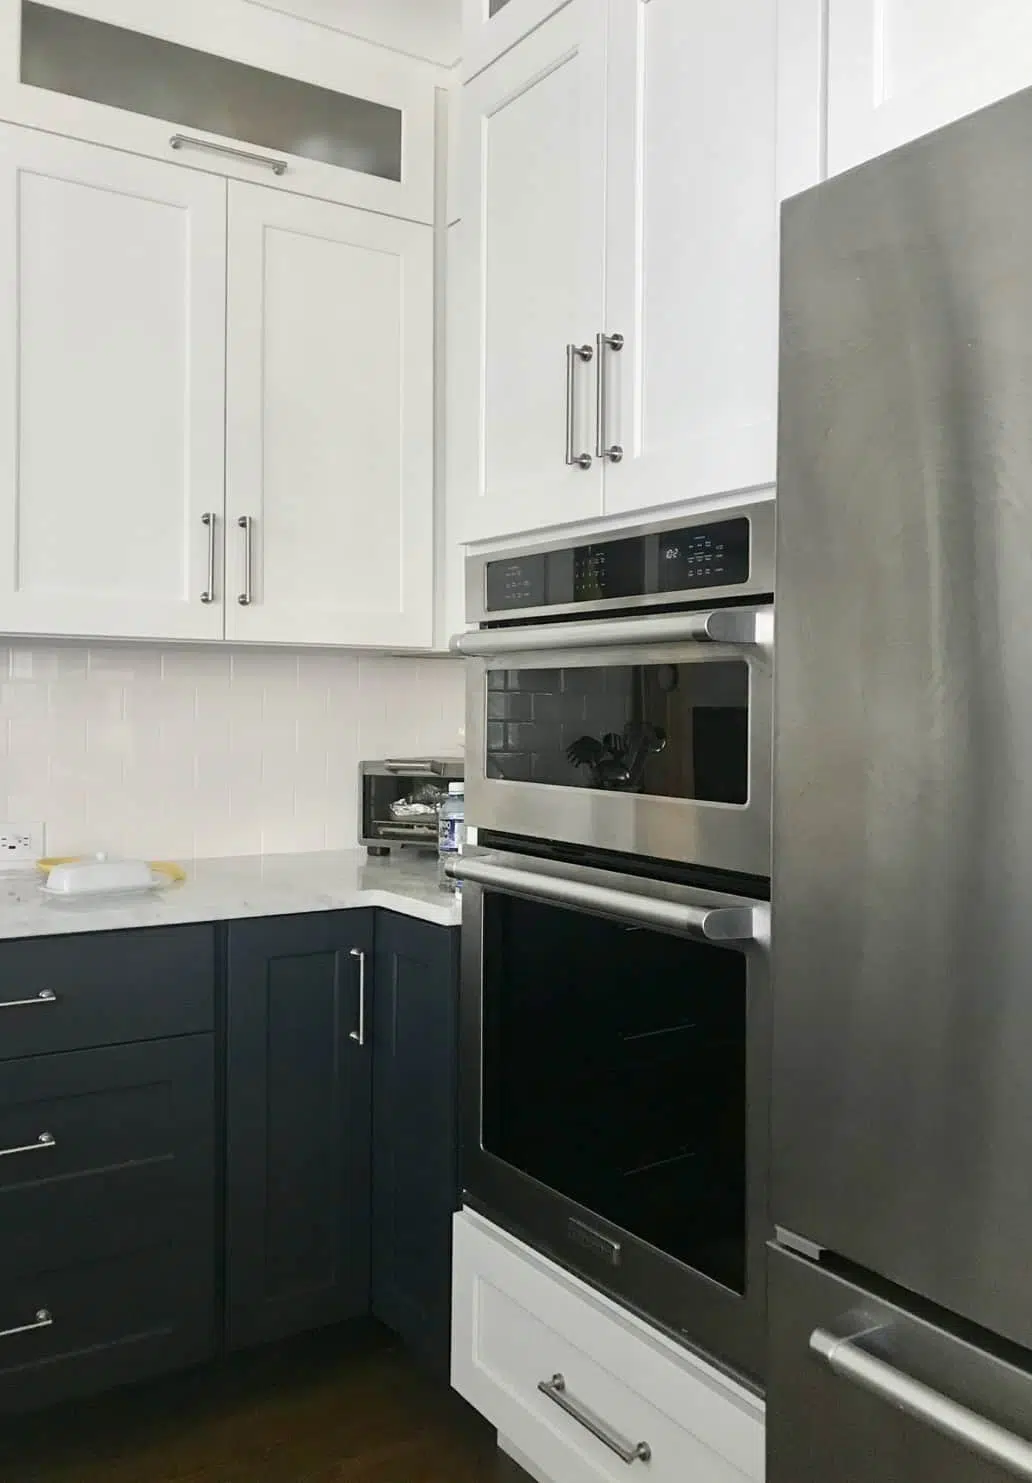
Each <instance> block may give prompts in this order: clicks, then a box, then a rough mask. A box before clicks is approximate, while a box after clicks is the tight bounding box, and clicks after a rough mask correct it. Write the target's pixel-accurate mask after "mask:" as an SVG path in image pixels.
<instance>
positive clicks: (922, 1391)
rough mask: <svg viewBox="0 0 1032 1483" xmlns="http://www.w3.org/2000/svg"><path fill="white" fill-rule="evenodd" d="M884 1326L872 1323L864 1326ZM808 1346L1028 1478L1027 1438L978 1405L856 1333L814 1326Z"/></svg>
mask: <svg viewBox="0 0 1032 1483" xmlns="http://www.w3.org/2000/svg"><path fill="white" fill-rule="evenodd" d="M886 1331H887V1330H885V1329H874V1330H868V1331H867V1332H868V1333H872V1332H873V1333H879V1332H880V1333H884V1332H886ZM810 1348H811V1349H812V1350H813V1352H814V1353H815V1354H819V1355H820V1357H821V1358H822V1359H823V1360H824V1361H825V1363H826V1364H827V1365H828V1366H829V1368H830V1369H832V1370H833V1371H834V1372H835V1374H836V1375H840V1376H841V1377H842V1378H843V1379H844V1380H850V1381H852V1383H853V1384H854V1385H858V1386H860V1388H861V1389H863V1390H867V1391H870V1393H871V1394H872V1395H876V1396H878V1397H879V1398H880V1399H881V1400H883V1401H888V1402H889V1404H890V1405H892V1406H895V1407H896V1408H897V1409H898V1410H900V1411H903V1412H905V1413H906V1414H907V1415H908V1416H912V1417H913V1418H914V1419H915V1421H920V1422H923V1423H924V1424H925V1425H926V1426H929V1427H931V1428H932V1429H933V1430H934V1431H937V1432H940V1433H941V1434H942V1435H943V1436H944V1437H949V1438H950V1440H951V1441H954V1442H957V1443H959V1445H960V1446H962V1447H966V1448H967V1449H968V1451H969V1452H974V1453H975V1454H976V1455H977V1456H979V1457H982V1458H984V1459H985V1460H986V1461H987V1462H993V1463H996V1464H997V1466H998V1467H1001V1468H1005V1469H1006V1470H1007V1471H1008V1472H1010V1473H1013V1474H1014V1475H1015V1477H1018V1478H1025V1479H1027V1480H1030V1483H1032V1442H1027V1441H1026V1440H1025V1439H1024V1437H1019V1436H1017V1435H1016V1434H1015V1433H1014V1432H1011V1431H1007V1430H1006V1428H1005V1427H1002V1426H997V1424H996V1423H995V1422H994V1421H988V1420H987V1419H986V1417H984V1416H980V1415H979V1414H978V1412H977V1411H970V1410H968V1408H967V1407H966V1406H962V1405H960V1403H959V1402H958V1401H952V1400H950V1399H949V1397H948V1396H944V1395H942V1394H941V1393H940V1392H939V1391H937V1390H933V1389H932V1387H931V1386H930V1385H925V1384H924V1382H923V1381H921V1380H915V1379H914V1377H913V1376H912V1375H907V1374H906V1373H905V1372H904V1371H902V1370H897V1369H896V1368H895V1366H894V1365H891V1364H889V1363H888V1361H887V1360H884V1359H879V1358H878V1356H877V1355H875V1354H871V1353H869V1351H868V1350H866V1349H863V1348H861V1347H860V1345H859V1344H858V1343H856V1342H855V1339H844V1338H838V1337H837V1336H836V1335H835V1334H830V1333H828V1331H827V1330H826V1329H814V1331H813V1333H812V1334H811V1335H810Z"/></svg>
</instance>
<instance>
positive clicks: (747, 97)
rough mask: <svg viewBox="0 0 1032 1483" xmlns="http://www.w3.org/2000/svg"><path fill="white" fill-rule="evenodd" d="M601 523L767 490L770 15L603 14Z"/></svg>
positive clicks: (697, 0)
mask: <svg viewBox="0 0 1032 1483" xmlns="http://www.w3.org/2000/svg"><path fill="white" fill-rule="evenodd" d="M608 54H609V103H608V135H607V141H606V152H607V160H608V168H607V178H608V191H607V226H606V243H607V285H606V316H605V326H604V328H605V331H606V333H607V334H609V335H620V336H622V337H623V348H622V349H620V350H613V349H611V348H610V349H608V350H606V351H605V363H604V365H603V371H604V372H605V374H606V375H607V379H608V390H609V395H608V397H607V408H606V414H607V415H606V426H605V428H604V429H603V436H602V438H601V439H600V447H603V448H605V447H609V448H611V447H613V446H614V445H616V447H617V448H619V449H620V450H621V454H622V456H621V457H620V461H619V462H614V461H611V459H607V461H606V471H605V509H606V513H607V514H616V513H621V512H623V511H630V510H642V509H646V508H648V507H650V506H659V505H663V504H669V503H672V502H677V501H680V500H690V499H695V498H697V497H700V496H710V495H718V494H722V493H725V492H730V491H734V490H743V489H748V488H750V487H756V486H760V485H766V484H770V483H773V481H774V476H775V466H776V448H777V434H776V420H777V419H776V412H777V200H776V177H775V169H776V150H775V118H776V79H777V35H776V19H775V7H774V6H773V5H772V4H770V3H769V0H721V4H719V5H713V4H707V3H702V0H649V3H644V0H610V33H609V49H608Z"/></svg>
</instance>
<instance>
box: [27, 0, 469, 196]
mask: <svg viewBox="0 0 1032 1483" xmlns="http://www.w3.org/2000/svg"><path fill="white" fill-rule="evenodd" d="M287 10H289V5H282V6H280V5H274V4H268V5H266V4H265V3H263V0H259V3H254V0H176V4H175V5H171V6H170V5H168V4H167V3H165V0H54V3H49V4H48V3H43V0H0V116H3V117H6V118H9V119H12V120H13V121H16V122H18V123H23V124H28V125H30V126H32V127H35V128H41V129H47V130H50V131H52V132H56V133H62V134H68V135H74V136H76V137H79V138H82V139H91V140H93V141H94V142H96V143H99V144H107V145H113V146H115V147H117V148H121V149H127V150H131V151H133V152H134V153H138V154H148V155H152V156H154V157H156V158H161V159H174V158H176V157H177V152H178V156H179V157H180V158H182V159H187V160H189V161H190V162H191V163H194V164H197V165H198V166H200V167H201V168H204V169H207V170H210V171H212V172H217V173H223V174H226V175H233V176H236V177H238V178H242V179H244V180H251V181H255V182H262V183H265V184H268V185H269V186H271V187H273V188H274V189H282V190H284V191H291V192H295V193H300V194H302V195H311V196H319V197H323V198H324V199H327V200H333V201H340V202H342V203H346V204H350V205H355V206H360V207H363V208H366V209H368V210H374V211H381V212H386V213H389V214H391V215H395V216H403V217H407V218H409V219H411V220H417V221H425V222H432V221H433V219H434V106H435V84H436V83H437V82H438V81H439V80H440V73H439V72H438V71H437V69H435V68H433V67H431V66H429V65H428V64H426V63H420V62H417V61H415V60H413V59H411V58H408V57H404V56H402V55H400V54H399V53H397V52H394V51H390V50H388V49H387V48H386V47H381V46H373V45H370V44H368V43H366V42H363V41H360V40H357V39H355V38H353V37H350V36H347V35H345V34H343V32H342V31H340V30H336V29H334V28H332V27H329V26H326V25H312V24H309V23H306V22H304V21H302V20H299V19H298V18H297V17H296V16H293V15H290V14H286V13H285V11H287Z"/></svg>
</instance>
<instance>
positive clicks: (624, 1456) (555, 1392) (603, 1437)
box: [538, 1375, 652, 1463]
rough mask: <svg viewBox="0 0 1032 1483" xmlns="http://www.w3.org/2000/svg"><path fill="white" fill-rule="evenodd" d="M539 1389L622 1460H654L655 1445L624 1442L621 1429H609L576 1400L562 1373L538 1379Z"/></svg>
mask: <svg viewBox="0 0 1032 1483" xmlns="http://www.w3.org/2000/svg"><path fill="white" fill-rule="evenodd" d="M538 1390H540V1392H541V1394H542V1395H546V1396H547V1397H548V1399H549V1400H550V1401H554V1402H555V1404H556V1405H557V1406H558V1407H559V1408H560V1410H563V1411H565V1412H566V1414H567V1416H572V1417H573V1419H574V1421H577V1422H579V1423H580V1425H581V1426H582V1427H583V1428H584V1430H585V1431H589V1432H590V1433H591V1435H592V1436H593V1437H597V1438H598V1440H599V1441H600V1442H602V1443H603V1445H604V1446H606V1447H608V1448H609V1450H610V1452H615V1453H616V1455H617V1457H618V1458H619V1459H620V1461H621V1462H626V1463H632V1462H651V1461H652V1448H651V1447H650V1446H649V1444H648V1442H625V1441H624V1439H623V1437H621V1436H620V1434H619V1432H614V1431H611V1430H610V1429H609V1427H608V1426H607V1425H606V1424H605V1422H604V1421H602V1420H601V1418H600V1417H598V1416H596V1415H595V1413H594V1411H589V1410H588V1408H587V1406H583V1405H582V1404H581V1403H580V1401H575V1400H574V1399H573V1397H572V1396H571V1395H570V1393H569V1391H568V1390H567V1389H566V1379H565V1377H564V1376H562V1375H553V1376H552V1378H551V1380H539V1381H538Z"/></svg>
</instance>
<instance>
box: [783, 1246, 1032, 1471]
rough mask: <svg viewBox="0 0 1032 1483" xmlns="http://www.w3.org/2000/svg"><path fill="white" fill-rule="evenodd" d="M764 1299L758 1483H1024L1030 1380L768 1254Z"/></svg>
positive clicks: (1030, 1431) (869, 1297) (793, 1260)
mask: <svg viewBox="0 0 1032 1483" xmlns="http://www.w3.org/2000/svg"><path fill="white" fill-rule="evenodd" d="M768 1301H769V1318H770V1327H769V1351H768V1371H767V1483H829V1480H832V1479H833V1480H834V1483H1014V1479H1015V1478H1025V1479H1032V1371H1029V1370H1026V1369H1023V1368H1020V1367H1018V1366H1017V1365H1015V1364H1013V1363H1011V1362H1009V1361H1008V1360H1005V1359H1001V1358H999V1357H997V1356H996V1355H994V1354H989V1353H987V1352H986V1351H985V1350H982V1349H979V1348H977V1347H975V1346H974V1345H973V1344H971V1343H969V1342H967V1341H966V1340H964V1339H961V1338H958V1337H957V1336H956V1335H955V1334H952V1333H949V1332H947V1331H946V1330H944V1329H942V1328H940V1327H938V1326H937V1325H936V1324H934V1323H931V1322H929V1321H927V1320H926V1319H923V1318H919V1317H917V1316H915V1315H914V1314H913V1313H910V1312H908V1311H905V1310H904V1309H902V1308H899V1307H897V1306H896V1305H895V1303H893V1302H888V1301H885V1300H884V1299H883V1298H879V1297H876V1296H874V1295H873V1294H871V1293H869V1292H866V1291H865V1290H863V1289H862V1288H860V1287H857V1286H855V1285H854V1284H853V1283H851V1282H848V1281H845V1280H844V1279H842V1278H840V1277H836V1276H833V1275H831V1274H829V1273H828V1272H827V1271H825V1270H823V1269H821V1268H820V1267H817V1266H815V1265H813V1264H812V1263H810V1262H806V1261H803V1260H802V1259H801V1258H799V1257H795V1256H791V1255H789V1254H788V1253H786V1252H783V1251H781V1250H780V1249H778V1248H772V1250H771V1253H770V1261H769V1297H768ZM1029 1361H1030V1362H1032V1355H1030V1356H1029Z"/></svg>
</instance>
